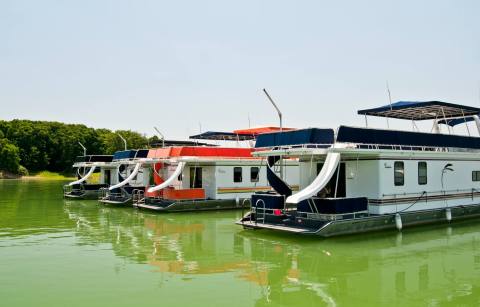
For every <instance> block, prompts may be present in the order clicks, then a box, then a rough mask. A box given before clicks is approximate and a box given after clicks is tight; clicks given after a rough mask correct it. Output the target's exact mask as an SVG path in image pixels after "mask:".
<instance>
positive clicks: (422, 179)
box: [418, 162, 427, 185]
mask: <svg viewBox="0 0 480 307" xmlns="http://www.w3.org/2000/svg"><path fill="white" fill-rule="evenodd" d="M418 184H421V185H423V184H427V162H418Z"/></svg>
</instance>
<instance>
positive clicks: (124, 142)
mask: <svg viewBox="0 0 480 307" xmlns="http://www.w3.org/2000/svg"><path fill="white" fill-rule="evenodd" d="M115 133H116V134H117V135H118V136H119V137H120V138H121V139H122V141H123V144H124V145H125V150H127V140H125V138H124V137H123V136H122V135H121V134H120V133H118V132H115Z"/></svg>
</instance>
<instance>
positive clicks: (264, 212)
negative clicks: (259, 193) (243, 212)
mask: <svg viewBox="0 0 480 307" xmlns="http://www.w3.org/2000/svg"><path fill="white" fill-rule="evenodd" d="M259 203H262V204H263V210H262V211H263V217H262V218H259V217H258V209H259V208H258V204H259ZM250 205H251V203H250ZM266 211H267V210H266V205H265V202H264V201H263V199H257V201H256V202H255V207H251V209H250V212H252V213H255V224H258V220H259V219H261V220H262V222H263V223H265V217H266V214H267V213H266ZM250 222H252V214H250Z"/></svg>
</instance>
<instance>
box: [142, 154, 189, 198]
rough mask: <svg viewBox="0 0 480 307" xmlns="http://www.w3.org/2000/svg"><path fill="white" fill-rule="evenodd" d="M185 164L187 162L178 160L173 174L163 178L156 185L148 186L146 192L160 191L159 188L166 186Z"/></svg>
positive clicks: (180, 171)
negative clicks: (165, 178)
mask: <svg viewBox="0 0 480 307" xmlns="http://www.w3.org/2000/svg"><path fill="white" fill-rule="evenodd" d="M186 164H187V163H186V162H184V161H181V162H179V163H178V165H177V168H176V169H175V171H174V172H173V174H172V175H171V176H170V177H169V178H168V179H167V180H165V181H164V182H162V183H161V184H159V185H157V186H154V187H151V188H149V189H148V190H147V192H148V193H152V192H156V191H160V190H162V189H165V188H166V187H168V186H169V185H170V184H171V183H172V182H173V181H174V180H175V179H176V178H177V177H178V176H179V175H180V174H181V173H182V172H183V169H184V168H185V165H186Z"/></svg>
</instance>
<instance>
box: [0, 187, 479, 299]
mask: <svg viewBox="0 0 480 307" xmlns="http://www.w3.org/2000/svg"><path fill="white" fill-rule="evenodd" d="M61 184H62V183H60V182H40V181H30V182H21V181H0V196H1V197H0V306H142V307H143V306H229V307H230V306H323V305H326V306H375V305H391V306H414V305H418V306H458V305H461V306H462V305H463V306H472V305H473V306H475V305H479V304H480V225H478V223H476V222H469V223H462V224H455V225H453V226H452V227H443V226H442V227H438V228H419V229H415V230H406V231H404V232H403V233H402V234H397V233H396V232H389V233H381V234H374V235H372V234H368V235H363V236H355V237H345V238H334V239H328V240H321V239H318V238H305V237H298V236H293V235H284V234H275V233H271V232H265V231H244V230H242V228H241V227H238V226H236V225H234V221H235V220H236V219H237V218H239V217H240V215H241V212H234V211H230V212H211V213H193V214H185V213H182V214H167V215H160V214H152V213H148V212H145V211H137V210H134V209H131V208H105V207H102V206H99V205H98V204H97V203H96V202H95V201H77V202H74V201H68V202H67V201H64V200H63V199H62V196H61V192H62V189H61Z"/></svg>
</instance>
